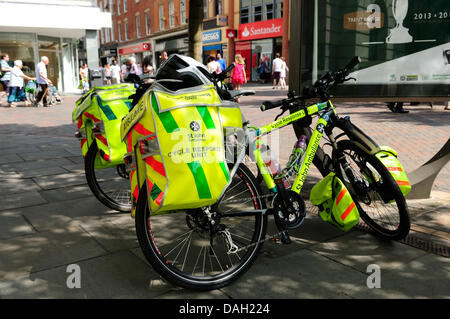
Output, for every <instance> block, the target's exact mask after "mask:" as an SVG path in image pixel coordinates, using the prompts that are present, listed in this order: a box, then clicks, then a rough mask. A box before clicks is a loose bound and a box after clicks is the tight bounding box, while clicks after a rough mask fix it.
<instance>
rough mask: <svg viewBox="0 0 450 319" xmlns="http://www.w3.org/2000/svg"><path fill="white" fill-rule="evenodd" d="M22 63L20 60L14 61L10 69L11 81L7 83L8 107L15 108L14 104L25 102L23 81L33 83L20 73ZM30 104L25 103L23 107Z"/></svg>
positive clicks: (32, 79) (31, 79)
mask: <svg viewBox="0 0 450 319" xmlns="http://www.w3.org/2000/svg"><path fill="white" fill-rule="evenodd" d="M22 67H23V63H22V61H21V60H16V61H14V67H13V68H12V69H11V80H10V82H9V84H10V85H9V97H8V103H9V106H10V107H16V105H17V104H16V102H23V101H25V90H24V86H25V83H24V79H26V80H28V81H34V80H36V79H35V78H31V77H29V76H27V75H25V74H24V73H23V72H22ZM30 104H31V103H30V102H28V101H26V102H25V105H26V106H29V105H30Z"/></svg>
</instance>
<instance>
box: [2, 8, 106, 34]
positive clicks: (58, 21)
mask: <svg viewBox="0 0 450 319" xmlns="http://www.w3.org/2000/svg"><path fill="white" fill-rule="evenodd" d="M0 12H1V13H2V18H1V19H0V31H6V32H8V31H12V32H36V33H39V34H47V35H54V36H63V37H65V36H67V37H71V38H75V37H77V36H80V34H81V36H83V35H84V31H85V30H100V29H101V28H111V24H112V22H111V13H109V12H101V11H100V9H99V8H97V7H88V6H67V5H46V4H25V3H9V2H6V3H4V2H1V3H0ZM52 33H54V34H52Z"/></svg>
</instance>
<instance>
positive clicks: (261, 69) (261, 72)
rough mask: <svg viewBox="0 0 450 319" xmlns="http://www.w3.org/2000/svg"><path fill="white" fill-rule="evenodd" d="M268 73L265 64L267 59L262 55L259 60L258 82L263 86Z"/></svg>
mask: <svg viewBox="0 0 450 319" xmlns="http://www.w3.org/2000/svg"><path fill="white" fill-rule="evenodd" d="M268 72H269V64H268V63H267V57H266V56H265V55H263V57H262V58H261V60H260V64H259V69H258V73H259V80H260V81H261V83H263V84H264V83H266V80H267V74H268Z"/></svg>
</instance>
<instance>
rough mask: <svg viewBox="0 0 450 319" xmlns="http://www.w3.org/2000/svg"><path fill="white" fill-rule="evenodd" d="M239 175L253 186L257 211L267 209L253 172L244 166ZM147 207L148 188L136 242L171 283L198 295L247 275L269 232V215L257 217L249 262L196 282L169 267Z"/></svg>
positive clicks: (140, 210)
mask: <svg viewBox="0 0 450 319" xmlns="http://www.w3.org/2000/svg"><path fill="white" fill-rule="evenodd" d="M236 174H242V175H241V176H243V177H244V179H245V180H246V182H248V184H247V185H248V186H250V188H251V190H252V191H253V192H254V194H255V198H256V199H257V200H258V206H259V207H258V208H259V209H265V208H266V203H265V201H264V200H263V199H262V198H261V197H260V196H261V195H262V192H261V190H260V187H259V185H258V184H257V182H256V180H255V177H254V175H253V174H252V172H251V171H250V170H249V169H248V168H247V167H246V166H245V165H243V164H241V165H240V166H239V168H238V170H237V172H236ZM147 207H148V206H147V189H146V185H144V187H143V189H142V190H141V191H140V193H139V199H138V203H137V207H136V215H135V226H136V234H137V238H138V241H139V244H140V246H141V250H142V252H143V254H144V256H145V258H146V259H147V261H148V262H149V263H150V265H151V266H152V267H153V268H154V269H155V270H156V271H157V272H158V273H159V274H160V275H161V276H162V277H163V278H165V279H166V280H168V281H169V282H170V283H172V284H174V285H176V286H180V287H183V288H187V289H192V290H197V291H206V290H213V289H218V288H221V287H223V286H226V285H228V284H229V283H231V282H232V281H234V280H236V279H237V278H238V277H239V276H241V275H242V274H244V273H245V272H246V271H247V270H248V269H249V268H250V267H251V265H252V264H253V262H254V261H255V259H256V257H257V255H258V252H259V250H260V249H261V247H262V245H263V241H261V239H263V238H264V237H265V234H266V230H267V215H262V214H261V215H258V216H257V217H256V218H257V221H256V222H255V229H256V230H257V231H258V230H259V233H258V234H256V237H257V240H255V242H257V244H255V245H254V246H252V249H251V250H249V252H248V253H246V255H245V257H246V258H245V260H243V261H242V263H241V264H240V265H239V267H233V268H234V269H233V268H231V270H232V271H230V272H229V273H228V272H226V273H223V274H221V275H220V276H218V277H217V278H216V277H211V278H194V277H193V276H188V275H183V274H181V273H180V272H179V271H177V270H176V269H175V267H172V266H171V265H169V264H168V262H166V261H165V259H164V258H163V256H162V253H161V252H160V250H159V249H158V247H157V246H156V244H155V241H154V239H153V235H152V231H151V226H149V224H150V220H151V217H150V220H149V218H148V215H149V211H148V208H147ZM149 227H150V231H149Z"/></svg>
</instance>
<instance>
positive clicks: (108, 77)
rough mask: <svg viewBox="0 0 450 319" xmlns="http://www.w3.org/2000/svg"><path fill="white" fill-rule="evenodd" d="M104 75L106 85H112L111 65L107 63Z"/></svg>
mask: <svg viewBox="0 0 450 319" xmlns="http://www.w3.org/2000/svg"><path fill="white" fill-rule="evenodd" d="M104 73H105V83H106V85H111V80H112V70H111V65H110V64H109V63H106V65H105V70H104Z"/></svg>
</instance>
